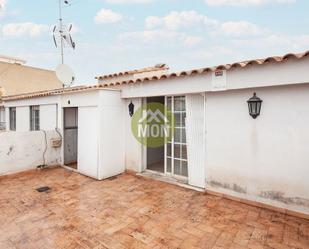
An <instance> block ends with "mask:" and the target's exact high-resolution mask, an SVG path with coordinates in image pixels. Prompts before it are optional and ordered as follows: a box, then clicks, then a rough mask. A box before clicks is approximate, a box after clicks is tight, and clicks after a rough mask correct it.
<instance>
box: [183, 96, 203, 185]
mask: <svg viewBox="0 0 309 249" xmlns="http://www.w3.org/2000/svg"><path fill="white" fill-rule="evenodd" d="M186 110H187V122H186V131H187V141H188V173H189V174H188V177H189V184H190V185H192V186H196V187H199V188H205V182H206V176H205V167H206V165H205V148H206V147H205V146H206V145H205V96H204V95H201V94H190V95H187V96H186Z"/></svg>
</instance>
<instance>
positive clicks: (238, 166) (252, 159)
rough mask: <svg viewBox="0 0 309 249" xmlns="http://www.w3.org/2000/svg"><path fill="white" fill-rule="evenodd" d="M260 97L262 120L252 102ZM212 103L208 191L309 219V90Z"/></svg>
mask: <svg viewBox="0 0 309 249" xmlns="http://www.w3.org/2000/svg"><path fill="white" fill-rule="evenodd" d="M254 91H256V92H257V95H258V97H260V98H261V99H262V100H263V105H262V112H261V116H260V117H258V118H257V119H256V120H254V119H252V118H251V117H250V116H249V113H248V107H247V102H246V101H247V100H248V99H249V98H250V97H251V96H252V95H253V92H254ZM206 98H207V102H206V129H207V135H206V158H207V159H206V165H205V166H206V180H207V189H210V190H214V191H218V192H222V193H227V194H231V195H234V196H238V197H243V198H247V199H251V200H255V201H261V202H264V203H267V204H271V205H275V206H278V207H282V208H288V209H291V210H295V211H300V212H305V213H308V214H309V181H308V176H309V167H308V166H309V157H308V155H309V146H308V145H309V129H308V124H309V84H306V85H298V86H297V85H295V86H286V87H271V88H260V89H251V90H238V91H228V92H217V93H207V97H206Z"/></svg>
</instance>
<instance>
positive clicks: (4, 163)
mask: <svg viewBox="0 0 309 249" xmlns="http://www.w3.org/2000/svg"><path fill="white" fill-rule="evenodd" d="M58 137H59V135H58V134H57V133H56V132H54V131H49V132H47V150H46V153H45V163H46V165H58V164H60V161H61V154H60V149H55V148H52V147H51V143H50V139H51V138H58ZM45 148H46V143H45V135H44V133H43V132H42V131H32V132H29V131H28V132H1V133H0V175H3V174H9V173H15V172H20V171H24V170H29V169H35V168H36V167H37V166H40V165H43V164H44V160H43V153H44V150H45Z"/></svg>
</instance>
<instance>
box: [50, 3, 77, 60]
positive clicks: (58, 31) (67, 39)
mask: <svg viewBox="0 0 309 249" xmlns="http://www.w3.org/2000/svg"><path fill="white" fill-rule="evenodd" d="M63 3H64V4H65V5H68V6H69V5H70V3H69V1H68V0H59V24H58V25H55V26H54V29H53V38H54V43H55V46H56V48H58V46H60V52H61V64H64V46H65V44H67V45H68V46H69V47H71V48H73V49H75V46H76V44H75V42H74V41H73V39H72V36H71V31H72V28H73V25H72V24H70V25H69V26H66V25H64V24H63V19H62V5H63ZM57 38H59V39H58V40H57ZM58 43H60V44H58Z"/></svg>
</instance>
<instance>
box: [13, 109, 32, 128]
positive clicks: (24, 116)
mask: <svg viewBox="0 0 309 249" xmlns="http://www.w3.org/2000/svg"><path fill="white" fill-rule="evenodd" d="M29 130H30V109H29V106H20V107H16V131H21V132H22V131H29Z"/></svg>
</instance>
